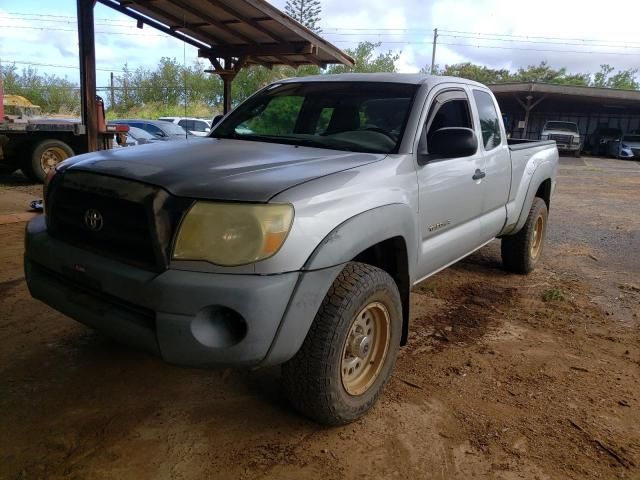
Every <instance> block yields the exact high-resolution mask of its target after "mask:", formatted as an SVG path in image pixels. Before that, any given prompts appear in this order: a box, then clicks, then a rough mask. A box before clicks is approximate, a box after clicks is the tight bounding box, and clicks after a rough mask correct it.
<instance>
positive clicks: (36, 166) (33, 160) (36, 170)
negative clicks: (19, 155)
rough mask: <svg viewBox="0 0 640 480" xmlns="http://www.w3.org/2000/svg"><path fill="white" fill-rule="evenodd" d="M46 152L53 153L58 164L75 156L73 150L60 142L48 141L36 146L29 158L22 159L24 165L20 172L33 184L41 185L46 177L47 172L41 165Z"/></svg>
mask: <svg viewBox="0 0 640 480" xmlns="http://www.w3.org/2000/svg"><path fill="white" fill-rule="evenodd" d="M47 150H51V151H52V152H55V155H56V156H57V157H59V161H60V162H61V161H63V160H66V159H67V158H69V157H73V156H74V155H75V153H74V152H73V149H72V148H71V147H70V146H69V145H67V144H66V143H64V142H62V141H60V140H52V139H49V140H43V141H41V142H40V143H38V144H36V145H35V146H34V147H33V149H32V150H31V152H30V155H29V157H28V158H25V159H24V162H25V165H24V166H23V167H22V172H23V173H24V174H25V175H26V176H27V177H28V178H29V179H30V180H33V181H34V182H39V183H42V182H44V179H45V177H46V176H47V171H46V170H45V169H44V168H43V165H42V156H43V155H44V153H45V152H46V151H47Z"/></svg>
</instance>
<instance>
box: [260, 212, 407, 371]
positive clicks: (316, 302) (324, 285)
mask: <svg viewBox="0 0 640 480" xmlns="http://www.w3.org/2000/svg"><path fill="white" fill-rule="evenodd" d="M395 237H402V238H403V239H404V241H405V245H406V249H407V262H408V265H407V268H408V271H409V279H408V280H409V288H410V286H411V284H412V283H411V282H412V278H413V277H412V271H413V268H414V265H415V262H416V256H417V253H418V252H417V247H416V244H417V237H416V227H415V214H414V212H413V211H412V210H411V208H410V207H409V206H408V205H405V204H400V203H398V204H390V205H384V206H381V207H376V208H373V209H371V210H367V211H365V212H362V213H360V214H358V215H355V216H353V217H351V218H349V219H347V220H345V221H344V222H342V223H341V224H340V225H338V226H337V227H336V228H334V229H333V230H332V231H331V232H330V233H329V234H328V235H327V236H326V237H325V238H324V239H323V240H322V241H321V242H320V243H319V244H318V246H317V247H316V248H315V250H314V251H313V253H312V254H311V255H310V256H309V258H308V259H307V261H306V262H305V265H304V266H303V268H302V269H301V271H300V279H299V280H298V283H297V285H296V287H295V289H294V291H293V294H292V296H291V298H290V300H289V304H288V305H287V309H286V311H285V313H284V316H283V317H282V321H281V322H280V326H279V327H278V331H277V332H276V335H275V338H274V340H273V343H272V344H271V347H270V348H269V352H268V353H267V356H266V358H265V359H264V360H263V362H262V363H261V365H262V366H266V365H277V364H280V363H283V362H286V361H287V360H289V359H290V358H291V357H293V356H294V355H295V354H296V353H297V352H298V350H299V349H300V347H301V346H302V343H303V342H304V339H305V338H306V337H307V333H308V332H309V328H311V324H312V323H313V321H314V319H315V316H316V314H317V312H318V309H319V308H320V305H321V304H322V301H323V300H324V297H325V296H326V293H327V291H328V290H329V288H330V287H331V284H332V283H333V282H334V281H335V279H336V277H337V276H338V274H339V273H340V272H341V271H342V269H343V268H344V264H346V263H347V262H349V261H351V260H352V259H353V258H355V257H356V256H357V255H358V254H359V253H361V252H363V251H365V250H366V249H367V248H369V247H372V246H373V245H376V244H378V243H380V242H383V241H385V240H389V239H390V238H395ZM407 292H408V290H407ZM406 297H407V298H406V303H407V305H406V306H405V305H404V303H405V301H404V299H403V309H402V310H403V336H404V335H405V334H406V330H407V329H408V317H409V312H408V308H405V307H408V294H407V295H406Z"/></svg>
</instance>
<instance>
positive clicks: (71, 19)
mask: <svg viewBox="0 0 640 480" xmlns="http://www.w3.org/2000/svg"><path fill="white" fill-rule="evenodd" d="M8 15H11V16H12V17H14V16H28V17H44V18H38V21H41V22H42V21H44V22H47V21H50V22H65V23H75V22H76V17H75V16H73V15H49V14H41V13H29V12H8ZM49 17H55V18H64V19H69V20H68V21H67V20H50V19H48V18H49ZM95 20H97V21H104V22H114V23H121V22H122V20H119V19H114V18H96V19H95ZM98 24H99V23H98V22H96V25H98ZM105 26H107V25H105ZM108 26H109V27H122V28H132V29H133V28H136V27H134V26H133V25H132V26H131V27H128V26H126V25H108ZM35 28H37V27H35ZM323 30H324V33H329V34H333V33H331V32H328V30H333V31H335V32H374V33H375V32H401V33H420V32H422V33H428V34H431V33H432V32H433V30H431V29H426V28H384V27H374V28H358V27H353V28H351V27H350V28H344V27H323ZM73 31H75V30H73ZM438 31H439V32H444V33H453V34H466V35H475V36H490V37H509V38H522V39H540V40H565V41H566V40H568V41H576V42H602V41H606V42H614V43H621V44H629V43H632V44H640V41H637V42H629V41H628V40H610V39H607V40H603V39H589V38H568V37H554V36H547V35H536V34H532V35H514V34H508V33H486V32H472V31H467V30H449V29H442V28H440V29H438ZM109 33H112V32H109ZM401 33H397V35H400V34H401ZM372 34H373V33H372ZM385 34H387V33H385ZM341 35H347V33H343V34H341ZM353 35H358V33H353ZM389 35H396V34H389Z"/></svg>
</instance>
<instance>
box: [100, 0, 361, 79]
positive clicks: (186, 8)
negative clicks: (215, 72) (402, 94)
mask: <svg viewBox="0 0 640 480" xmlns="http://www.w3.org/2000/svg"><path fill="white" fill-rule="evenodd" d="M98 1H99V2H100V3H101V4H103V5H106V6H107V7H110V8H113V9H114V10H117V11H118V12H121V13H123V14H125V15H128V16H130V17H133V18H135V19H136V20H138V21H139V22H142V23H145V24H147V25H150V26H151V27H154V28H156V29H158V30H160V31H162V32H164V33H166V34H168V35H172V36H174V37H176V38H179V39H180V40H183V41H185V42H187V43H188V44H190V45H193V46H195V47H197V48H199V49H200V56H201V57H206V58H209V59H211V58H226V57H236V58H242V59H243V61H242V64H243V65H249V64H259V65H264V66H272V65H277V64H284V65H289V66H291V67H297V66H300V65H306V64H314V65H318V66H324V65H327V64H331V63H342V64H345V65H353V59H352V58H351V57H349V56H348V55H347V54H345V53H344V52H343V51H342V50H340V49H339V48H337V47H335V46H334V45H332V44H331V43H329V42H327V41H326V40H325V39H323V38H322V37H320V36H319V35H317V34H316V33H314V32H312V31H311V30H309V29H308V28H306V27H304V26H303V25H301V24H300V23H298V22H297V21H296V20H294V19H292V18H291V17H289V16H288V15H286V14H285V13H284V12H282V11H280V10H278V9H277V8H275V7H273V6H272V5H270V4H269V3H267V2H266V1H265V0H98ZM215 66H216V65H215V64H214V67H215Z"/></svg>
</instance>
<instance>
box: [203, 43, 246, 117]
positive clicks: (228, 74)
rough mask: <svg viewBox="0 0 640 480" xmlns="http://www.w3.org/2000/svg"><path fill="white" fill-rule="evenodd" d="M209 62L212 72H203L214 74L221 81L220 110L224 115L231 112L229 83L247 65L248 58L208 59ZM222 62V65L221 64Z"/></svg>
mask: <svg viewBox="0 0 640 480" xmlns="http://www.w3.org/2000/svg"><path fill="white" fill-rule="evenodd" d="M209 61H210V62H211V65H213V69H212V70H205V72H207V73H216V74H218V75H220V78H221V79H222V109H223V113H224V114H225V115H226V114H227V113H229V112H230V111H231V82H233V79H234V78H236V75H238V72H239V71H240V70H241V69H242V67H244V66H245V65H246V64H247V61H249V57H247V56H243V57H223V58H221V59H220V58H216V57H210V58H209ZM221 61H224V65H223V64H222V63H221Z"/></svg>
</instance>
